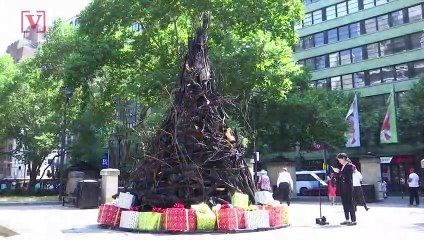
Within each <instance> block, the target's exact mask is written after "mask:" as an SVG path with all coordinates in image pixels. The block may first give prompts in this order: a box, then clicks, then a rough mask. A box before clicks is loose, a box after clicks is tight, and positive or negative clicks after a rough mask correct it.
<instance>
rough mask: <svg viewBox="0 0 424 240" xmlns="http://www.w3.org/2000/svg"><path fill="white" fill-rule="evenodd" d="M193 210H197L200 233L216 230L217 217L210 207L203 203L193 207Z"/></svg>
mask: <svg viewBox="0 0 424 240" xmlns="http://www.w3.org/2000/svg"><path fill="white" fill-rule="evenodd" d="M191 208H192V209H194V210H196V220H197V221H196V222H197V230H198V231H199V230H200V231H207V230H215V225H216V216H215V214H214V213H213V211H212V210H211V209H210V208H209V206H208V205H206V204H204V203H202V204H197V205H191Z"/></svg>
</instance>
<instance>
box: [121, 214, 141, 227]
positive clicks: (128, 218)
mask: <svg viewBox="0 0 424 240" xmlns="http://www.w3.org/2000/svg"><path fill="white" fill-rule="evenodd" d="M138 214H139V212H135V211H123V212H122V214H121V222H120V223H119V227H121V228H128V229H137V227H138Z"/></svg>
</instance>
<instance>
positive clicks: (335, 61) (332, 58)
mask: <svg viewBox="0 0 424 240" xmlns="http://www.w3.org/2000/svg"><path fill="white" fill-rule="evenodd" d="M328 58H329V62H330V67H336V66H338V65H339V53H338V52H337V53H331V54H329V55H328Z"/></svg>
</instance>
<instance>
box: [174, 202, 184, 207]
mask: <svg viewBox="0 0 424 240" xmlns="http://www.w3.org/2000/svg"><path fill="white" fill-rule="evenodd" d="M174 208H184V204H182V203H175V204H174Z"/></svg>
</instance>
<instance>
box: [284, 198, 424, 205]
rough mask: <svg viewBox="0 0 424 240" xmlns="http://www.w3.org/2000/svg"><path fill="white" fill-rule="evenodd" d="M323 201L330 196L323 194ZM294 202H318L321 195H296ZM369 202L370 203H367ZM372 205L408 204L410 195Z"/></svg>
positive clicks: (339, 199)
mask: <svg viewBox="0 0 424 240" xmlns="http://www.w3.org/2000/svg"><path fill="white" fill-rule="evenodd" d="M321 201H322V203H323V204H329V202H328V197H327V196H321ZM420 201H421V202H420V203H421V204H420V205H424V199H423V198H422V197H420ZM292 202H298V203H312V202H314V203H318V202H319V196H296V197H294V198H292ZM336 202H337V203H341V198H340V196H337V197H336ZM367 204H368V203H367ZM370 204H372V205H377V206H378V205H382V206H383V205H386V206H403V207H405V206H408V205H409V196H403V198H402V197H401V196H391V197H388V198H386V199H383V200H380V201H376V202H373V203H370Z"/></svg>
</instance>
